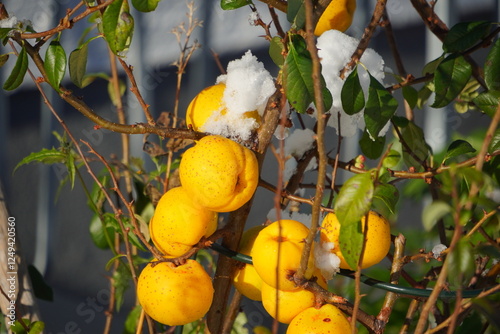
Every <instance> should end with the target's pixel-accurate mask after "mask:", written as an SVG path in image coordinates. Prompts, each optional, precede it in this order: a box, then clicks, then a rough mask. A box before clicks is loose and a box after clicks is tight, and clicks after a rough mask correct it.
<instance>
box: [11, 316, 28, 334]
mask: <svg viewBox="0 0 500 334" xmlns="http://www.w3.org/2000/svg"><path fill="white" fill-rule="evenodd" d="M21 321H22V322H24V324H25V325H26V327H29V326H30V320H29V319H26V318H24V319H21ZM9 329H10V330H11V331H12V333H15V334H26V330H25V329H24V326H23V325H21V323H20V322H19V320H16V321H15V322H14V324H13V325H12V326H10V328H9Z"/></svg>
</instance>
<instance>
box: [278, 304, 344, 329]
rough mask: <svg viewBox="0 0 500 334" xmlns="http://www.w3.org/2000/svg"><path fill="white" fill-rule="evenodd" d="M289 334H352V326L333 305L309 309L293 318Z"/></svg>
mask: <svg viewBox="0 0 500 334" xmlns="http://www.w3.org/2000/svg"><path fill="white" fill-rule="evenodd" d="M286 333H287V334H333V333H335V334H350V333H351V324H350V323H349V321H348V320H347V318H346V317H345V316H344V314H343V313H342V311H340V310H339V309H338V308H337V307H335V306H333V305H332V304H325V305H323V306H321V308H319V309H316V308H314V307H309V308H307V309H305V310H304V311H302V312H300V313H299V314H298V315H297V316H296V317H295V318H293V320H292V322H291V323H290V325H288V329H287V331H286Z"/></svg>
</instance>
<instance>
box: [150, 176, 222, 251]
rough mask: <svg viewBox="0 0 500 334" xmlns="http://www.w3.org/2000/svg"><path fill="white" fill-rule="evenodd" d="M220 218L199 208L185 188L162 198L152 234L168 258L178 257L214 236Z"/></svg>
mask: <svg viewBox="0 0 500 334" xmlns="http://www.w3.org/2000/svg"><path fill="white" fill-rule="evenodd" d="M217 218H218V214H217V212H214V211H211V210H209V209H207V208H205V207H202V206H199V205H198V204H197V203H196V202H194V201H193V200H192V198H191V196H190V195H189V194H188V193H187V192H186V190H185V189H184V187H182V186H181V187H176V188H172V189H170V190H168V191H167V192H166V193H165V194H163V196H162V197H161V198H160V201H159V202H158V204H157V206H156V208H155V212H154V215H153V218H152V219H151V221H150V223H149V234H150V236H151V240H152V241H153V243H154V244H155V246H156V247H157V248H158V249H159V250H160V251H161V252H162V253H163V254H165V256H169V257H177V256H181V255H182V254H184V253H186V252H187V251H188V250H189V249H191V247H192V246H193V245H195V244H196V243H198V241H200V239H201V238H202V237H208V236H210V235H212V233H214V232H215V230H216V229H217Z"/></svg>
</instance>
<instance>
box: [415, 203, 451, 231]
mask: <svg viewBox="0 0 500 334" xmlns="http://www.w3.org/2000/svg"><path fill="white" fill-rule="evenodd" d="M451 211H452V208H451V206H450V205H449V204H448V203H446V202H443V201H434V202H432V203H431V204H430V205H428V206H426V207H425V208H424V210H423V212H422V224H423V225H424V228H425V230H426V231H430V230H432V228H433V227H434V225H436V223H437V222H438V221H439V220H440V219H441V218H443V217H444V216H446V215H447V214H449V213H451Z"/></svg>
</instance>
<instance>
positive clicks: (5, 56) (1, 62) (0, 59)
mask: <svg viewBox="0 0 500 334" xmlns="http://www.w3.org/2000/svg"><path fill="white" fill-rule="evenodd" d="M7 60H9V54H8V53H6V54H3V55H0V67H2V66H3V65H5V63H6V62H7Z"/></svg>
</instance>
